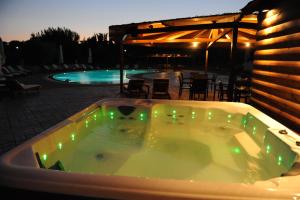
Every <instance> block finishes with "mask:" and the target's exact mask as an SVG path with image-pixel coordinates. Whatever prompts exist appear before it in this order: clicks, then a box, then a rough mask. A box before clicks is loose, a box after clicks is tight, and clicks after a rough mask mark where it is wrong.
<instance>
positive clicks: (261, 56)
mask: <svg viewBox="0 0 300 200" xmlns="http://www.w3.org/2000/svg"><path fill="white" fill-rule="evenodd" d="M281 2H282V3H279V4H278V5H276V6H275V8H274V9H272V10H269V11H268V12H265V13H262V14H261V16H260V20H259V30H258V32H257V43H256V51H255V56H254V63H253V79H252V85H253V88H252V98H251V103H252V104H253V105H254V106H255V107H257V108H259V109H261V110H263V111H265V112H266V113H267V114H269V115H271V117H273V118H275V119H276V120H278V121H279V122H281V123H283V124H285V125H286V126H288V127H289V128H291V129H293V130H295V131H296V132H298V133H300V12H299V4H298V3H299V2H298V3H297V1H293V0H285V1H281Z"/></svg>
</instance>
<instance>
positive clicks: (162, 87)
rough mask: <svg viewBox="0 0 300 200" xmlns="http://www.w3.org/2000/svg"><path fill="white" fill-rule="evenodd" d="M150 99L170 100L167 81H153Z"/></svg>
mask: <svg viewBox="0 0 300 200" xmlns="http://www.w3.org/2000/svg"><path fill="white" fill-rule="evenodd" d="M152 99H171V95H170V94H169V79H154V80H153V88H152Z"/></svg>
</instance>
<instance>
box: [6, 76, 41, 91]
mask: <svg viewBox="0 0 300 200" xmlns="http://www.w3.org/2000/svg"><path fill="white" fill-rule="evenodd" d="M6 85H7V87H8V88H9V89H10V91H11V92H12V93H13V94H14V93H17V92H28V91H36V92H39V90H40V88H41V85H38V84H26V85H25V84H23V83H20V82H19V81H17V80H15V79H8V80H7V81H6Z"/></svg>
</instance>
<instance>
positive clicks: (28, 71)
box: [16, 65, 32, 74]
mask: <svg viewBox="0 0 300 200" xmlns="http://www.w3.org/2000/svg"><path fill="white" fill-rule="evenodd" d="M16 68H17V69H18V70H19V71H22V72H26V73H27V74H31V73H32V71H31V70H29V69H25V68H24V67H23V66H22V65H17V66H16Z"/></svg>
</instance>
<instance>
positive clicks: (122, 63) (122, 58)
mask: <svg viewBox="0 0 300 200" xmlns="http://www.w3.org/2000/svg"><path fill="white" fill-rule="evenodd" d="M123 69H124V46H123V43H121V45H120V93H121V94H122V93H123V88H124V84H123Z"/></svg>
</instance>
